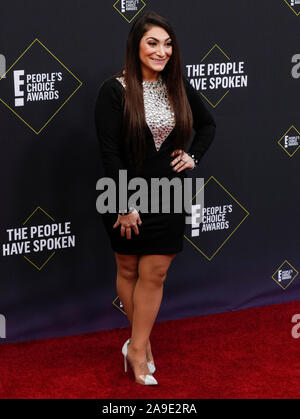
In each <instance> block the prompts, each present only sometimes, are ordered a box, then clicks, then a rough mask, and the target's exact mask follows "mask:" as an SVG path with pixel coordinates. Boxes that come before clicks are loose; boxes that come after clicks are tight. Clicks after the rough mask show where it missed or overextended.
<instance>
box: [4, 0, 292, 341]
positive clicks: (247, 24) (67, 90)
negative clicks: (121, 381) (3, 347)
mask: <svg viewBox="0 0 300 419" xmlns="http://www.w3.org/2000/svg"><path fill="white" fill-rule="evenodd" d="M149 10H153V11H156V12H158V13H159V14H161V15H163V16H165V17H166V18H167V19H168V20H169V21H170V22H171V23H172V25H173V26H174V29H175V32H176V34H177V37H178V41H179V46H180V51H181V60H182V68H183V72H184V74H185V75H186V77H187V78H188V79H189V81H190V83H191V84H192V85H193V86H194V87H195V89H197V90H198V91H199V95H201V96H202V99H203V101H204V103H205V105H206V106H207V108H208V109H209V110H210V112H211V113H212V115H213V116H214V118H215V120H216V123H217V134H216V137H215V139H214V142H213V144H212V145H211V147H210V149H209V151H208V152H207V154H206V155H205V157H204V158H203V160H202V161H201V164H200V166H199V168H197V169H196V170H194V171H191V172H190V173H189V174H188V176H191V177H203V178H204V184H203V188H204V197H205V204H204V207H203V208H202V209H201V211H202V214H201V215H202V216H203V222H202V223H201V224H200V223H199V222H198V221H199V218H196V219H195V220H194V224H192V225H187V227H186V232H185V236H184V250H183V251H182V252H181V253H179V254H178V255H177V256H176V258H175V259H174V261H173V263H172V265H171V268H170V270H169V273H168V278H167V280H166V282H165V288H164V299H163V302H162V306H161V309H160V312H159V315H158V319H157V320H158V321H163V320H168V319H178V318H183V317H190V316H198V315H205V314H208V313H219V312H225V311H230V310H238V309H244V308H248V307H255V306H263V305H268V304H275V303H283V302H287V301H292V300H297V299H300V298H299V295H300V294H299V293H300V284H299V275H298V272H299V270H300V258H299V249H300V234H299V228H300V223H299V205H300V200H299V186H300V181H299V174H298V171H299V163H300V160H299V159H300V151H298V149H299V145H300V113H299V92H300V45H299V33H300V1H299V0H259V1H250V0H239V1H237V0H227V1H226V2H224V1H221V0H215V1H213V2H207V1H196V0H185V1H179V0H163V1H162V0H147V1H142V0H120V1H111V0H101V1H100V0H89V1H83V0H77V1H70V0H64V1H58V0H52V1H51V2H50V1H49V2H47V1H46V2H39V1H37V0H27V1H26V2H20V1H16V0H12V1H10V2H9V3H6V4H5V6H4V5H1V6H0V14H1V25H0V76H1V80H0V127H1V133H0V138H1V141H0V147H1V165H0V170H1V207H0V211H1V232H0V242H1V247H0V248H1V272H0V275H1V280H0V313H1V314H0V323H1V324H0V342H1V343H5V342H14V341H22V340H29V339H38V338H46V337H53V336H68V335H72V334H78V333H85V332H92V331H98V330H104V329H112V328H119V327H126V326H128V322H127V319H126V316H125V313H124V310H123V307H122V302H121V301H120V300H119V298H118V295H117V293H116V285H115V281H116V265H115V259H114V255H113V251H112V249H111V247H110V242H109V239H108V236H107V235H106V232H105V230H104V227H103V224H102V219H101V216H100V214H99V213H98V212H97V210H96V199H97V196H98V195H99V192H98V191H97V190H96V183H97V180H98V179H99V178H101V177H102V176H103V169H102V165H101V158H100V153H99V145H98V141H97V137H96V130H95V125H94V108H95V101H96V97H97V94H98V90H99V87H100V85H101V84H102V82H103V81H104V80H105V79H106V78H108V77H110V76H111V75H112V74H114V73H115V72H117V71H118V70H120V69H121V68H122V66H123V63H124V58H125V46H126V40H127V36H128V33H129V30H130V28H131V25H132V24H133V22H134V21H135V19H136V18H137V16H139V14H141V13H143V12H145V11H149ZM287 321H288V319H287Z"/></svg>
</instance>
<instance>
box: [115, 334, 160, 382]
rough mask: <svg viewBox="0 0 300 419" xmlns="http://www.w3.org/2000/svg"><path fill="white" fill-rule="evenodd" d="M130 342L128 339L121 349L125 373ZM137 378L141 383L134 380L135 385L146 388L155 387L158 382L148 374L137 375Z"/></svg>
mask: <svg viewBox="0 0 300 419" xmlns="http://www.w3.org/2000/svg"><path fill="white" fill-rule="evenodd" d="M129 342H130V339H127V340H126V342H125V343H124V345H123V347H122V354H123V356H124V370H125V372H127V346H128V344H129ZM139 378H140V379H141V380H142V381H143V382H142V383H141V382H140V381H137V380H135V381H136V382H137V383H139V384H143V385H146V386H151V385H157V384H158V382H157V380H156V379H155V378H154V377H153V376H152V375H149V374H146V375H145V374H143V375H139Z"/></svg>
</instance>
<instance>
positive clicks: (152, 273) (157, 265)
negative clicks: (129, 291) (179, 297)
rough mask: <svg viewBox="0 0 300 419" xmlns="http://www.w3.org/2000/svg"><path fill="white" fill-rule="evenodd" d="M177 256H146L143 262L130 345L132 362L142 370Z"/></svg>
mask: <svg viewBox="0 0 300 419" xmlns="http://www.w3.org/2000/svg"><path fill="white" fill-rule="evenodd" d="M175 256H176V254H170V255H142V256H140V259H139V264H138V280H137V282H136V285H135V288H134V293H133V307H134V308H133V316H132V335H131V341H130V344H129V345H128V358H129V359H132V360H134V363H135V365H137V366H138V368H139V369H140V370H142V369H144V366H145V351H146V347H147V342H148V340H149V336H150V333H151V330H152V327H153V324H154V322H155V319H156V317H157V314H158V311H159V308H160V304H161V300H162V296H163V285H164V281H165V279H166V276H167V271H168V269H169V266H170V264H171V262H172V260H173V259H174V257H175ZM145 373H147V372H144V374H145ZM140 374H143V373H142V372H140Z"/></svg>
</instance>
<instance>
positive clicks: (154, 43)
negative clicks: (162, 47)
mask: <svg viewBox="0 0 300 419" xmlns="http://www.w3.org/2000/svg"><path fill="white" fill-rule="evenodd" d="M148 44H149V45H156V42H149V43H148ZM166 46H167V47H171V46H172V42H169V43H167V44H166Z"/></svg>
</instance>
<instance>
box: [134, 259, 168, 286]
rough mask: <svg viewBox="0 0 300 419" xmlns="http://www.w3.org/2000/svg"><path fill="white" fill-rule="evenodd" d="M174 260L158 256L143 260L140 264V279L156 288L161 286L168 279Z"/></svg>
mask: <svg viewBox="0 0 300 419" xmlns="http://www.w3.org/2000/svg"><path fill="white" fill-rule="evenodd" d="M171 260H172V258H167V257H162V256H158V255H156V256H155V257H148V258H144V259H142V258H141V261H140V264H139V278H140V280H142V281H147V282H148V283H151V284H153V285H156V286H161V285H162V284H163V283H164V282H165V280H166V278H167V273H168V269H169V266H170V263H171Z"/></svg>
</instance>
